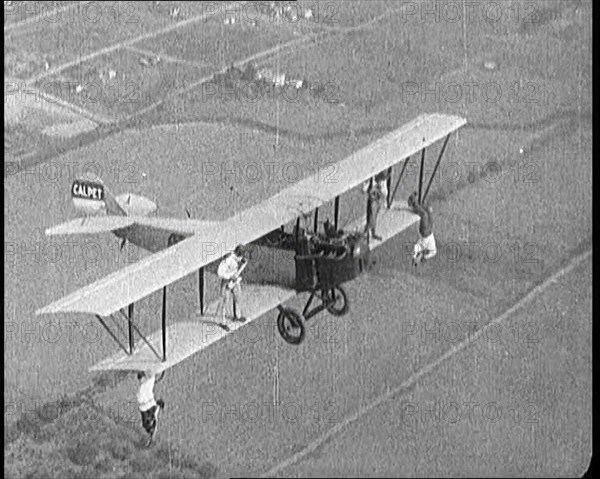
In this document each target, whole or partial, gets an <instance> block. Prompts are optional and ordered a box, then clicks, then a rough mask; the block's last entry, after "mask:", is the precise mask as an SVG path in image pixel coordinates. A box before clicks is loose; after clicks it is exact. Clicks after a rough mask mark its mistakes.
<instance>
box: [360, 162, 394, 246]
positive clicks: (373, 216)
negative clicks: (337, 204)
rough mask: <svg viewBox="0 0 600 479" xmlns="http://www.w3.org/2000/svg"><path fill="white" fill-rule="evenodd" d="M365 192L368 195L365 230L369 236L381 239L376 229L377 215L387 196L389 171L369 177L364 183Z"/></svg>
mask: <svg viewBox="0 0 600 479" xmlns="http://www.w3.org/2000/svg"><path fill="white" fill-rule="evenodd" d="M362 190H363V193H366V194H367V195H368V196H367V226H366V228H365V232H366V233H367V235H368V236H369V238H373V239H374V240H379V241H381V239H382V238H381V236H379V235H378V234H377V233H376V232H375V229H376V227H377V216H378V215H379V210H380V209H381V204H382V203H383V201H384V200H385V199H386V198H387V194H388V190H387V173H386V172H385V171H383V172H381V173H379V174H377V175H376V176H375V177H373V178H370V179H368V180H367V181H365V182H364V184H363V189H362Z"/></svg>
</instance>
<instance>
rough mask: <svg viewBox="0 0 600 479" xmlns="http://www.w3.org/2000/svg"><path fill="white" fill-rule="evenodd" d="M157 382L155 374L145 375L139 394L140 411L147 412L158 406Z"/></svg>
mask: <svg viewBox="0 0 600 479" xmlns="http://www.w3.org/2000/svg"><path fill="white" fill-rule="evenodd" d="M155 381H156V376H155V375H154V374H152V375H151V376H148V375H145V376H144V377H143V378H142V380H141V381H140V390H139V391H138V394H137V400H138V404H139V407H140V411H147V410H148V409H150V408H151V407H152V406H156V401H155V400H154V382H155Z"/></svg>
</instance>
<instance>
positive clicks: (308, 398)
mask: <svg viewBox="0 0 600 479" xmlns="http://www.w3.org/2000/svg"><path fill="white" fill-rule="evenodd" d="M93 3H94V4H96V5H100V6H101V7H102V9H101V10H97V11H96V10H95V11H94V12H96V15H98V12H100V14H99V16H98V18H97V20H96V21H94V22H92V21H90V18H91V17H90V15H92V13H93V11H92V10H90V9H89V8H91V7H88V10H86V9H85V5H86V2H80V3H72V4H68V5H67V4H65V5H64V6H63V5H61V4H60V2H59V3H57V4H53V7H52V8H58V9H60V10H57V11H55V12H54V13H52V15H54V17H51V13H50V11H49V10H43V9H42V10H39V9H38V10H36V9H35V8H34V6H35V5H36V4H35V2H12V3H11V5H9V6H7V4H6V2H5V85H8V87H7V86H5V180H4V191H5V209H4V214H5V226H6V232H5V273H4V274H5V276H4V277H5V337H6V338H7V339H5V425H6V429H5V458H6V463H5V476H6V477H14V478H17V477H106V478H109V477H110V478H112V477H215V476H218V477H226V476H239V475H253V476H256V475H261V474H264V475H276V476H285V477H296V476H313V475H318V474H322V475H325V476H331V475H344V476H367V477H369V476H398V475H415V476H430V475H443V476H457V475H475V474H480V475H482V476H485V477H487V476H499V475H511V476H531V475H534V476H544V475H549V476H565V475H576V474H577V475H578V474H582V473H583V472H584V471H585V470H586V469H587V467H588V464H589V461H590V457H591V447H590V446H591V427H590V424H591V421H590V419H591V411H592V406H591V371H592V366H591V342H590V337H591V335H590V333H591V297H592V292H591V282H592V273H591V254H592V253H591V251H592V243H591V236H592V219H591V211H592V206H591V205H592V201H591V199H592V198H591V191H592V181H591V164H592V162H591V158H592V156H591V151H592V149H591V148H592V130H591V99H592V90H591V87H592V83H591V78H592V76H591V35H592V31H591V21H590V18H591V16H590V12H591V2H586V1H581V2H558V1H557V2H554V1H552V2H542V1H539V2H525V1H510V2H506V3H501V4H498V3H494V2H487V3H486V2H481V3H480V4H478V5H479V6H478V7H476V8H475V12H473V13H472V15H471V16H470V17H469V18H467V17H466V16H465V17H464V21H454V20H453V19H454V18H455V17H454V16H453V15H454V13H456V12H458V10H457V11H455V10H454V9H455V8H458V7H461V2H452V1H444V2H437V7H435V8H436V10H435V11H434V13H431V11H430V10H427V9H428V8H432V7H431V6H430V4H428V3H426V2H415V3H411V2H402V3H400V2H393V1H389V2H386V1H379V2H366V1H351V2H318V3H317V4H314V3H313V4H311V3H309V2H303V3H301V4H300V5H301V7H300V12H303V11H306V10H307V9H308V8H313V10H315V13H316V12H317V10H318V13H319V15H315V17H316V18H313V20H312V21H309V20H307V19H301V20H299V21H294V22H292V21H289V19H288V20H279V21H275V20H271V19H269V18H268V17H261V19H260V20H262V22H261V21H260V20H259V21H258V24H257V25H253V24H251V23H250V22H249V21H248V17H247V16H246V17H245V16H244V13H245V14H247V13H248V11H249V10H247V9H248V8H249V7H247V6H245V7H244V6H242V4H237V7H238V8H239V9H240V10H239V11H240V12H242V13H240V16H238V19H237V20H238V21H236V23H234V24H226V23H225V22H224V20H225V19H226V18H228V16H227V15H225V13H224V11H223V10H218V11H212V10H208V9H207V6H206V5H207V4H200V3H196V2H140V3H135V4H133V3H132V4H127V3H123V6H122V7H117V6H116V5H117V4H116V3H113V2H93ZM13 4H14V5H13ZM157 4H158V5H157ZM492 4H494V5H496V6H494V5H492ZM314 5H318V7H316V6H314ZM498 5H500V6H498ZM26 6H28V7H26ZM463 6H464V5H463ZM46 8H48V9H49V8H50V7H46ZM63 8H64V9H63ZM119 8H120V10H119ZM173 8H179V14H178V15H176V16H174V17H173V16H171V15H169V12H170V11H171V9H173ZM244 8H245V9H246V10H244ZM7 9H8V10H7ZM494 9H496V10H494ZM428 11H429V12H430V13H429V14H427V12H428ZM67 12H70V13H68V14H67ZM435 12H437V13H435ZM463 13H464V12H463ZM60 15H62V16H61V17H60ZM56 16H59V17H60V21H49V18H55V17H56ZM94 18H95V17H94ZM133 20H137V21H133ZM82 39H83V40H82ZM156 56H160V62H158V63H157V64H156V65H155V66H144V65H142V63H143V62H142V63H140V59H142V58H153V57H156ZM45 62H48V65H47V68H46V66H45ZM248 62H255V63H256V64H257V65H258V66H262V67H269V68H272V69H273V70H279V71H281V72H285V73H286V74H287V75H288V77H291V78H305V79H308V80H309V81H311V82H315V83H319V84H321V85H325V86H326V88H325V89H324V91H323V92H322V93H321V96H319V97H314V96H309V95H308V94H306V95H305V94H304V93H301V96H300V97H298V98H296V99H294V98H291V97H287V96H282V95H280V96H278V97H271V96H269V95H263V96H262V97H260V98H258V99H254V98H249V97H248V96H247V95H246V96H245V94H244V92H243V91H240V90H238V91H233V92H231V91H225V90H223V89H222V88H221V87H219V86H218V85H217V84H216V83H215V82H213V81H212V80H211V77H212V75H213V74H214V73H217V72H220V71H223V69H224V68H226V67H227V66H228V65H230V64H231V63H235V64H236V65H244V64H246V63H248ZM111 70H112V71H114V75H112V78H110V76H111V75H110V74H109V72H110V71H111ZM106 75H108V77H107V76H106ZM77 85H82V86H83V87H85V88H82V89H81V91H79V92H78V91H77V89H76V86H77ZM7 90H8V93H7ZM24 90H28V91H34V92H40V91H42V92H45V93H47V94H51V95H52V98H48V97H47V96H44V95H42V94H37V93H33V94H32V93H26V94H24V93H22V92H23V91H24ZM86 92H87V93H86ZM86 95H87V96H86ZM302 95H305V96H302ZM129 100H132V101H129ZM435 111H439V112H444V113H452V114H458V115H461V116H464V117H465V118H467V120H468V124H467V126H466V127H465V128H463V129H462V130H461V131H460V132H459V134H458V135H456V136H455V137H453V139H452V141H451V142H450V143H449V145H448V150H447V152H446V156H445V160H444V165H443V167H442V168H441V170H440V172H439V176H438V179H437V180H436V181H435V182H434V184H433V187H432V192H431V196H430V199H431V202H432V205H433V208H434V212H435V231H436V239H437V242H438V256H437V257H436V259H435V260H434V261H432V262H431V263H427V264H425V265H423V267H422V268H420V269H418V270H415V269H413V268H412V266H411V265H410V261H409V260H410V257H409V256H408V255H407V252H408V251H410V248H411V246H412V244H413V242H414V240H415V239H416V235H417V232H416V228H411V229H409V230H408V231H406V232H404V233H403V234H401V235H399V237H398V238H396V239H394V240H393V241H390V242H388V243H387V244H386V245H384V246H383V247H381V248H380V249H378V251H377V253H376V255H375V261H376V263H375V265H374V269H373V271H372V272H370V273H369V274H367V275H364V276H362V277H360V278H358V279H357V280H356V281H353V282H352V283H350V284H348V287H347V291H348V293H349V297H350V299H351V312H350V313H349V314H348V316H345V317H344V318H333V317H330V316H328V315H326V314H323V315H322V317H320V318H319V319H318V320H317V321H315V322H314V323H309V326H308V331H307V336H308V337H307V339H306V341H305V343H303V344H302V345H301V346H300V347H298V348H291V347H289V346H288V345H287V344H285V343H283V341H282V340H281V338H279V337H278V334H277V331H276V327H275V324H274V314H267V315H265V316H264V317H262V318H260V319H259V320H257V321H256V322H255V323H253V324H255V326H252V327H250V326H248V332H245V333H243V334H242V331H244V329H242V330H240V334H239V335H238V336H236V337H228V338H227V339H225V340H223V341H222V342H220V343H218V344H217V345H215V346H213V347H212V348H209V349H208V350H207V351H205V352H203V353H202V354H198V355H195V356H193V357H192V358H190V359H189V360H187V361H185V362H184V363H182V364H180V365H178V366H177V367H175V368H173V369H172V370H171V371H169V373H168V374H167V375H166V377H165V379H164V381H163V382H161V383H160V384H158V385H157V395H158V396H159V397H163V398H164V399H165V401H166V403H167V409H166V410H165V412H164V416H162V419H163V421H162V422H161V429H160V432H159V435H158V440H157V442H158V443H157V444H156V446H155V454H152V453H150V452H148V451H145V450H143V449H141V448H140V447H139V445H140V444H141V442H142V441H143V436H142V434H141V428H140V425H139V418H138V412H137V410H136V405H135V397H134V392H135V380H134V378H132V377H127V376H113V375H109V376H104V375H98V376H96V375H90V374H89V373H88V372H87V369H88V367H89V366H91V365H92V364H94V363H95V362H97V361H99V360H100V359H103V358H104V357H106V356H108V355H109V354H111V353H112V352H113V351H114V350H115V346H114V343H113V342H112V340H111V338H110V337H109V336H108V335H106V334H105V333H104V330H101V329H100V327H99V326H98V325H97V323H95V322H94V321H95V320H94V319H93V318H84V317H79V316H72V317H67V316H65V317H60V318H48V317H36V316H35V315H34V311H35V309H37V308H39V307H41V306H43V305H45V304H47V303H49V302H50V301H52V300H54V299H56V298H59V297H61V296H62V295H64V294H67V293H68V292H71V291H73V290H75V289H77V288H78V287H81V286H83V285H85V284H88V283H90V282H92V281H94V280H96V279H98V278H100V277H102V276H104V275H106V274H108V273H110V272H112V271H115V270H117V269H119V268H120V267H122V266H124V265H126V264H128V263H131V262H133V261H137V260H139V259H140V258H142V257H144V256H145V255H146V254H147V253H145V252H143V251H140V250H138V249H135V248H133V247H131V248H129V247H127V248H125V249H123V250H120V249H119V245H118V243H117V240H116V239H115V238H112V237H104V236H103V237H93V238H81V237H80V238H54V239H52V240H50V239H49V238H47V237H46V236H45V235H44V230H45V229H46V228H47V227H50V226H52V225H54V224H57V223H60V222H63V221H66V220H67V219H71V218H72V216H73V212H72V209H71V205H70V202H69V186H70V183H71V181H72V179H73V177H74V176H76V175H79V174H82V173H84V172H85V171H94V172H95V173H99V174H100V175H101V176H102V177H103V179H104V180H105V182H106V183H107V185H108V186H109V188H111V189H112V190H114V192H115V193H117V194H118V193H123V192H126V191H131V192H134V193H137V194H141V195H144V196H147V197H149V198H151V199H153V200H156V201H157V202H158V204H159V211H160V214H161V215H164V216H175V217H179V218H183V217H185V208H186V207H187V208H188V210H189V211H190V213H191V214H192V216H194V217H196V218H204V219H225V218H227V217H228V216H230V215H232V214H233V213H235V212H236V211H239V210H240V209H242V208H244V207H247V206H248V205H251V204H255V203H256V202H258V201H260V200H262V199H265V198H267V197H269V196H271V195H272V194H274V193H276V192H277V191H280V190H281V189H283V188H285V187H287V186H289V184H290V183H291V182H294V181H296V180H297V179H299V178H300V177H304V176H308V175H310V174H312V173H314V169H315V168H316V167H317V166H320V167H324V168H327V167H328V165H329V167H330V168H331V166H330V165H334V164H335V162H337V161H339V160H341V159H343V158H344V157H345V156H347V155H348V154H350V153H352V152H353V151H355V150H356V149H358V148H360V147H362V146H364V145H366V144H368V143H369V142H371V141H373V140H374V139H376V138H378V137H379V136H381V135H383V134H384V133H386V132H388V131H390V130H393V129H395V128H398V127H399V126H400V125H402V124H404V123H406V122H408V121H410V120H411V119H413V118H414V117H415V116H416V115H418V114H421V113H423V112H435ZM439 148H440V146H439V145H437V146H436V147H435V148H432V149H431V151H430V152H429V153H428V159H429V160H430V161H432V160H433V159H434V158H435V157H436V155H437V152H438V151H439ZM413 161H414V163H412V164H411V167H410V168H408V169H407V175H406V182H407V184H404V185H403V186H402V187H401V190H400V192H399V194H400V195H402V196H406V195H407V194H409V193H410V192H411V191H412V189H413V188H414V186H413V185H414V184H416V182H417V178H418V168H417V164H416V160H414V159H413ZM266 165H275V168H274V170H267V167H266ZM290 165H293V167H294V174H293V175H292V176H290V175H289V174H286V173H285V171H287V170H286V168H287V167H289V166H290ZM249 168H253V170H252V171H254V172H256V171H258V172H259V176H258V179H256V178H257V177H256V176H254V177H253V178H251V177H250V173H249V171H250V170H249ZM325 171H326V170H325ZM331 171H332V172H333V176H334V177H335V169H334V168H333V169H332V170H331ZM268 172H270V173H268ZM232 186H233V187H234V190H235V194H234V193H232V191H233V190H231V187H232ZM346 196H347V197H346V198H344V201H343V202H342V212H341V214H342V217H343V218H344V221H346V220H350V219H352V218H354V217H356V216H357V215H358V214H360V213H361V212H362V209H363V207H364V204H363V201H364V200H363V199H362V196H361V194H360V192H359V191H351V192H349V193H348V195H346ZM325 217H326V214H325V213H322V215H321V218H323V219H324V218H325ZM260 259H261V262H263V263H265V265H266V266H267V267H270V268H271V271H273V270H276V271H277V272H278V274H284V271H282V270H285V269H286V268H285V264H284V263H282V261H281V260H280V258H277V257H275V256H273V257H268V256H267V257H261V258H260ZM262 274H264V272H263V273H262ZM195 288H196V282H195V279H194V278H193V277H191V278H185V279H183V280H181V281H179V282H177V283H176V284H175V285H174V286H173V287H172V293H171V298H172V300H171V301H170V304H169V314H170V317H171V318H175V320H177V319H179V318H181V319H184V318H188V317H190V316H191V315H193V314H194V311H195V307H196V305H195V298H196V295H195V294H196V293H195ZM215 292H216V280H215V278H214V274H212V273H211V274H209V294H210V295H214V294H215ZM292 304H294V305H296V306H297V305H299V304H300V301H298V300H293V301H292ZM137 311H138V313H137V314H138V317H140V318H147V319H146V320H145V321H144V325H143V327H144V330H146V331H151V330H154V329H157V328H158V326H159V311H160V302H159V298H158V295H153V296H151V297H149V298H146V299H144V300H143V301H141V303H140V305H139V307H138V309H137ZM57 327H58V331H59V333H58V335H57V334H56V331H57V329H56V328H57ZM53 328H54V329H53ZM251 330H252V331H255V332H256V331H257V332H258V333H257V335H256V336H252V335H251V332H250V331H251ZM68 332H70V333H69V334H67V333H68ZM492 334H494V335H495V336H493V335H492ZM274 402H277V403H278V404H279V405H278V406H277V407H273V403H274ZM465 404H471V405H474V404H477V405H478V408H479V409H477V407H476V408H475V409H474V416H471V417H470V418H467V416H468V415H467V414H466V412H467V407H466V406H465ZM457 405H458V406H459V409H457ZM436 408H437V409H436ZM498 410H502V411H503V412H504V414H503V415H501V416H500V417H498V414H497V413H498ZM458 412H460V413H461V415H460V417H459V416H458ZM494 414H495V415H494ZM457 418H458V419H457Z"/></svg>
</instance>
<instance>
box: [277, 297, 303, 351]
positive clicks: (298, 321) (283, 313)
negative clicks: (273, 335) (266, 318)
mask: <svg viewBox="0 0 600 479" xmlns="http://www.w3.org/2000/svg"><path fill="white" fill-rule="evenodd" d="M277 329H279V334H281V337H282V338H283V339H284V340H285V341H286V342H288V343H290V344H300V343H301V342H302V340H303V339H304V334H305V329H304V322H303V321H302V316H301V315H300V314H299V313H298V312H297V311H296V310H295V309H292V308H284V307H281V306H280V307H279V316H278V317H277Z"/></svg>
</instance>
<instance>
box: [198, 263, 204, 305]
mask: <svg viewBox="0 0 600 479" xmlns="http://www.w3.org/2000/svg"><path fill="white" fill-rule="evenodd" d="M198 302H199V303H200V304H199V306H200V314H202V315H203V314H204V268H203V267H202V268H200V269H199V270H198Z"/></svg>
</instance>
